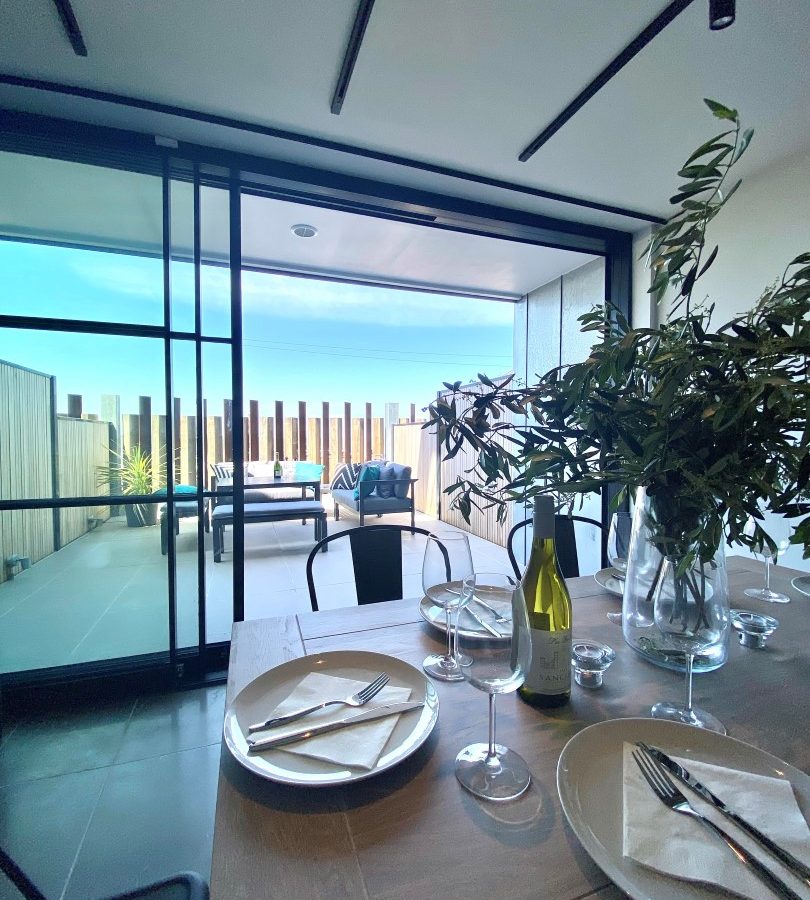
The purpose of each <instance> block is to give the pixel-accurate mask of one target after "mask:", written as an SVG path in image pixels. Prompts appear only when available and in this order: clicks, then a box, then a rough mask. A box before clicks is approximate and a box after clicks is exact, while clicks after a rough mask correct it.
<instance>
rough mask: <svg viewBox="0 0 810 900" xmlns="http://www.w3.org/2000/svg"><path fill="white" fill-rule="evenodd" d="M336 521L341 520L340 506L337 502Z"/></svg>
mask: <svg viewBox="0 0 810 900" xmlns="http://www.w3.org/2000/svg"><path fill="white" fill-rule="evenodd" d="M335 521H336V522H339V521H340V507H339V506H338V505H337V503H336V504H335Z"/></svg>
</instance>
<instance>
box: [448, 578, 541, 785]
mask: <svg viewBox="0 0 810 900" xmlns="http://www.w3.org/2000/svg"><path fill="white" fill-rule="evenodd" d="M475 596H476V597H478V598H479V599H481V600H483V601H484V602H486V603H489V604H490V605H494V606H495V607H496V608H501V604H503V603H509V604H510V605H511V608H512V633H511V634H507V635H505V636H504V637H502V638H494V637H490V636H489V635H488V634H486V633H485V632H480V633H477V634H475V636H473V634H474V632H471V631H468V630H466V629H463V630H462V629H461V628H460V627H459V625H458V623H456V648H457V651H458V654H459V661H460V663H461V671H462V672H463V673H464V677H465V678H466V679H467V681H469V682H470V684H471V685H472V686H473V687H474V688H477V689H478V690H479V691H484V692H485V693H486V694H488V695H489V741H488V742H487V743H486V744H483V743H477V744H470V745H469V746H468V747H465V748H464V749H463V750H462V751H461V752H460V753H459V754H458V756H457V757H456V778H458V780H459V781H460V782H461V784H462V785H463V786H464V787H465V788H466V789H467V790H468V791H470V793H472V794H475V795H476V797H482V798H483V799H485V800H512V799H513V798H514V797H519V796H520V795H521V794H522V793H523V792H524V791H525V790H526V788H528V786H529V783H530V782H531V774H530V773H529V769H528V766H527V765H526V763H525V761H524V760H523V758H522V757H520V756H519V755H518V754H517V753H515V751H514V750H509V749H508V748H507V747H504V746H503V745H502V744H496V743H495V696H496V694H508V693H511V692H512V691H516V690H517V689H518V688H519V687H520V686H521V684H523V680H524V679H525V677H526V672H527V671H528V668H529V665H530V663H531V655H532V645H531V637H530V632H529V619H528V614H527V612H526V603H525V602H524V599H523V591H522V589H521V587H520V585H519V584H516V583H515V582H514V580H513V579H512V578H510V577H509V576H508V575H502V574H500V573H490V572H483V573H476V575H475ZM493 601H494V603H493ZM468 602H469V599H465V603H468Z"/></svg>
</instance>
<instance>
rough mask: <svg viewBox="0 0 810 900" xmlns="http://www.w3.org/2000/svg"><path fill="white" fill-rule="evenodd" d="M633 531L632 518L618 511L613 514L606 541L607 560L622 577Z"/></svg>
mask: <svg viewBox="0 0 810 900" xmlns="http://www.w3.org/2000/svg"><path fill="white" fill-rule="evenodd" d="M632 530H633V516H632V514H631V513H629V512H627V511H625V510H620V511H619V512H616V513H613V515H612V516H611V519H610V530H609V531H608V539H607V555H608V560H609V562H610V564H611V566H613V568H614V569H616V571H617V572H619V573H621V575H622V576H623V575H624V573H625V572H626V571H627V555H628V553H629V552H630V532H631V531H632Z"/></svg>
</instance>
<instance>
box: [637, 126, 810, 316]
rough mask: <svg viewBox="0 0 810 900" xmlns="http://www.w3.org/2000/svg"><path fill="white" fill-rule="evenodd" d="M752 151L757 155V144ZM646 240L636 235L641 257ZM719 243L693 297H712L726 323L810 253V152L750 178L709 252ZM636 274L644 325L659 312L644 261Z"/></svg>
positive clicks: (715, 226) (711, 236) (715, 230)
mask: <svg viewBox="0 0 810 900" xmlns="http://www.w3.org/2000/svg"><path fill="white" fill-rule="evenodd" d="M754 140H755V141H756V138H755V139H754ZM748 152H749V153H754V152H756V145H755V143H753V142H752V145H751V149H750V150H749V151H748ZM674 184H675V182H674V181H673V185H674ZM645 242H646V232H639V233H638V234H637V235H635V240H634V251H635V250H636V246H637V247H638V252H636V253H635V256H636V257H638V255H639V253H640V252H641V250H643V248H644V244H645ZM715 244H719V246H720V251H719V254H718V256H717V259H716V260H715V262H714V264H713V265H712V267H711V268H710V269H709V271H708V272H707V273H706V274H705V275H704V276H703V278H701V279H700V281H699V282H698V285H697V288H696V289H695V292H694V294H693V297H694V299H695V300H702V299H703V298H704V297H708V298H709V300H710V301H711V302H713V303H714V304H715V307H716V308H715V313H714V318H713V322H714V324H715V325H722V324H723V323H724V322H727V321H728V320H729V319H731V318H733V317H734V316H736V315H739V314H740V313H744V312H745V311H746V310H748V309H750V308H751V307H752V306H753V305H754V303H756V301H757V300H758V299H759V297H760V295H761V294H762V291H763V289H764V288H765V287H766V285H769V284H771V283H772V282H774V281H776V280H777V279H778V278H781V276H782V272H783V271H784V268H785V266H786V265H787V264H788V263H789V262H790V260H791V259H793V257H794V256H798V255H799V253H804V252H807V251H808V250H810V153H802V154H800V155H798V156H792V157H789V158H788V159H785V160H782V161H781V162H779V163H778V164H776V165H773V166H771V167H770V168H768V169H765V170H763V171H761V172H759V173H758V174H756V175H753V176H751V177H750V178H746V179H745V181H743V183H742V185H740V189H739V190H738V191H737V193H736V194H735V195H734V196H733V197H732V198H731V199H730V200H729V202H728V205H727V206H726V207H725V208H724V209H723V210H722V211H721V212H720V214H719V215H718V216H717V218H716V219H715V220H714V222H712V224H711V225H710V226H709V232H708V240H707V252H710V251H711V249H712V248H713V247H714V245H715ZM633 274H634V278H633V288H634V294H633V297H634V311H633V312H634V315H633V323H634V324H636V325H639V326H643V325H645V324H648V323H649V322H650V321H651V320H652V321H655V319H654V316H655V311H654V310H653V311H652V312H651V309H650V303H649V300H648V299H645V296H644V291H645V290H646V286H647V285H649V274H648V273H647V272H646V270H645V262H644V260H638V259H636V260H635V262H634V270H633ZM647 297H649V295H647ZM662 306H663V308H662V309H661V310H659V311H658V312H659V313H660V314H661V316H662V317H663V315H664V314H665V312H666V299H665V301H664V303H663V305H662Z"/></svg>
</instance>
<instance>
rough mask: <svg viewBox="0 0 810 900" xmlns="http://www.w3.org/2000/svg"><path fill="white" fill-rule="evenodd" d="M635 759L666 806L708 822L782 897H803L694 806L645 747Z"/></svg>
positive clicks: (799, 899) (708, 825) (634, 752)
mask: <svg viewBox="0 0 810 900" xmlns="http://www.w3.org/2000/svg"><path fill="white" fill-rule="evenodd" d="M633 759H634V760H635V761H636V765H637V766H638V767H639V769H640V770H641V774H642V775H643V776H644V778H645V780H646V782H647V784H649V786H650V787H651V788H652V790H653V793H654V794H655V796H656V797H658V799H659V800H660V801H661V802H662V803H663V804H664V806H667V807H669V808H670V809H671V810H672V811H673V812H676V813H681V814H683V815H685V816H691V817H692V818H693V819H697V820H698V821H699V822H700V823H701V824H702V825H705V826H706V828H708V829H709V831H711V832H712V833H713V834H715V835H716V836H717V837H719V838H720V840H722V841H723V842H724V843H725V844H727V846H728V847H729V849H730V850H731V852H732V853H733V854H734V855H735V856H736V857H737V859H739V860H740V862H742V863H744V864H745V865H747V866H748V867H749V868H750V869H751V870H752V871H753V872H754V873H755V874H756V875H757V876H758V877H759V878H760V880H762V881H764V882H765V884H767V885H768V887H769V888H770V889H771V890H772V891H773V892H774V893H775V894H776V895H777V896H778V897H784V898H786V900H801V897H800V896H799V895H798V894H797V893H795V892H794V891H792V890H791V889H790V888H789V887H788V886H787V885H786V884H785V882H784V881H782V879H781V878H778V877H777V876H776V875H774V874H773V872H771V870H770V869H769V868H768V867H767V866H764V865H763V864H762V863H761V862H760V861H759V860H758V859H757V858H756V857H754V856H752V855H751V854H750V853H749V852H748V851H747V850H746V849H745V847H743V846H742V844H739V843H737V841H735V840H734V838H733V837H732V836H731V835H730V834H728V833H727V832H725V831H723V829H722V828H719V827H718V826H717V825H715V824H714V822H712V821H711V819H707V818H706V817H705V816H702V815H701V814H700V813H699V812H698V811H697V810H696V809H695V808H694V807H692V806H690V804H689V801H688V800H687V799H686V797H685V796H684V795H683V794H682V793H681V791H680V790H679V789H678V788H677V787H676V786H675V784H674V782H673V781H672V779H671V778H670V777H669V775H668V774H667V773H666V772H665V771H664V769H662V768H661V766H660V765H659V764H658V762H657V761H656V760H655V759H653V758H652V757H651V756H650V755H649V754H648V753H646V752H645V751H644V750H634V751H633Z"/></svg>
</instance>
